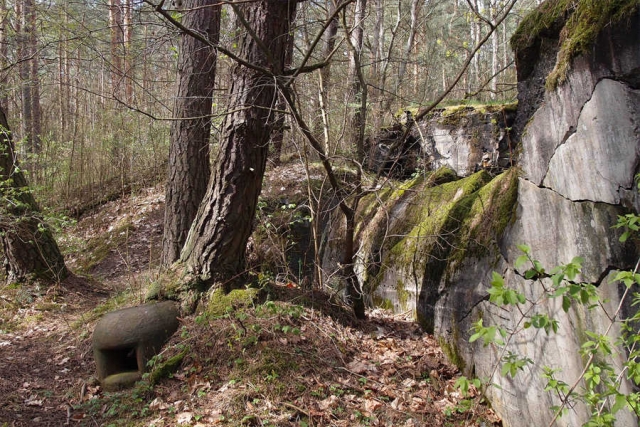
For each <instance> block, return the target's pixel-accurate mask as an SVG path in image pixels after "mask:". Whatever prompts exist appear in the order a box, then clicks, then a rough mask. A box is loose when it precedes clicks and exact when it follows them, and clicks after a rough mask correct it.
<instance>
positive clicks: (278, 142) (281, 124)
mask: <svg viewBox="0 0 640 427" xmlns="http://www.w3.org/2000/svg"><path fill="white" fill-rule="evenodd" d="M293 19H294V18H292V21H293ZM286 43H287V46H286V50H285V58H284V68H288V67H290V66H291V61H292V60H293V47H294V42H293V32H291V31H290V32H289V33H288V34H287V41H286ZM286 108H287V102H286V101H285V100H284V98H283V97H282V96H281V95H278V105H277V108H276V109H277V112H276V117H277V119H276V123H275V126H274V129H273V135H272V137H271V144H272V145H273V156H272V161H273V164H274V165H276V166H277V165H279V164H280V157H281V156H282V145H283V143H284V132H285V130H286V129H287V126H286V114H285V110H286Z"/></svg>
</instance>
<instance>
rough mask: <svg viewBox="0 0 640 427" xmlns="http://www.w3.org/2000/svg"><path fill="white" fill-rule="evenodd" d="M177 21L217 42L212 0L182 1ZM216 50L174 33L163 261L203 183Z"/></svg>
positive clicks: (172, 257)
mask: <svg viewBox="0 0 640 427" xmlns="http://www.w3.org/2000/svg"><path fill="white" fill-rule="evenodd" d="M183 6H184V8H185V12H184V16H183V18H182V19H183V21H182V22H183V24H184V25H185V27H187V28H189V29H191V30H193V31H196V32H198V33H199V34H202V35H204V36H205V37H206V38H207V39H208V40H209V41H211V43H214V44H217V43H218V39H219V36H220V4H219V2H218V0H184V2H183ZM215 72H216V51H215V49H214V48H212V47H211V46H207V45H205V44H204V43H202V42H201V41H199V40H197V39H196V38H194V37H192V36H191V35H188V34H182V36H181V38H180V51H179V58H178V89H177V97H176V101H175V105H174V117H175V118H176V119H180V120H175V121H174V122H172V125H171V148H170V151H169V176H168V179H167V189H166V203H165V214H164V236H163V244H162V259H163V264H164V265H165V266H168V265H170V264H172V263H173V262H175V261H176V260H177V259H178V258H179V257H180V250H181V249H182V246H183V245H184V242H185V240H186V239H187V234H188V233H189V228H190V227H191V223H192V222H193V219H194V218H195V216H196V213H197V212H198V206H199V205H200V202H201V201H202V198H203V197H204V194H205V193H206V191H207V184H208V182H209V175H210V168H209V139H210V133H211V107H212V96H213V87H214V83H215Z"/></svg>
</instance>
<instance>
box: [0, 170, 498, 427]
mask: <svg viewBox="0 0 640 427" xmlns="http://www.w3.org/2000/svg"><path fill="white" fill-rule="evenodd" d="M286 172H287V171H285V170H283V171H279V172H276V173H277V174H278V176H286V175H287V173H286ZM289 172H291V171H289ZM276 184H277V185H278V188H284V187H282V186H281V185H280V183H276ZM267 191H269V189H268V188H267ZM162 215H163V192H162V188H161V187H154V188H147V189H143V190H139V191H137V192H136V194H134V195H129V196H126V197H124V198H122V199H120V200H116V201H112V202H109V203H106V204H105V205H103V206H101V207H99V208H97V209H96V210H94V211H92V212H90V213H88V214H86V215H84V216H83V217H82V218H81V219H80V220H79V221H78V222H77V223H76V224H74V225H72V226H68V227H66V228H65V230H64V231H63V233H62V235H61V236H60V237H59V240H60V243H61V246H62V247H64V249H65V253H66V256H67V262H68V265H69V267H70V268H71V270H72V271H75V272H78V273H76V274H74V275H72V276H71V277H70V278H67V279H65V280H64V281H63V282H62V283H60V284H59V285H57V286H55V287H52V288H48V289H44V288H39V287H37V286H31V287H27V286H11V285H3V286H1V287H0V321H1V322H2V323H1V324H0V427H4V426H7V427H8V426H16V427H17V426H64V425H71V426H158V427H159V426H174V425H181V426H214V425H216V426H217V425H221V426H225V425H228V426H398V427H401V426H406V427H409V426H497V425H500V421H499V419H498V418H497V417H496V415H495V414H494V413H493V411H492V410H491V409H490V408H488V407H487V406H485V405H483V404H480V403H479V402H480V401H481V399H480V398H479V397H478V396H477V392H475V390H474V389H473V387H472V390H471V395H470V396H467V397H466V398H465V397H463V396H462V395H461V394H460V393H459V391H457V390H456V388H455V387H454V383H455V381H456V378H457V377H458V376H459V373H458V371H457V369H456V368H455V367H454V366H452V365H451V364H449V363H448V362H447V361H446V358H445V356H444V354H443V352H442V350H441V349H440V347H439V346H438V344H437V342H436V340H435V339H434V337H432V336H430V335H427V334H424V333H422V331H421V330H420V328H419V326H418V325H416V324H415V323H414V322H412V321H411V319H409V318H408V317H407V316H404V315H392V314H391V313H389V312H385V311H381V310H373V311H370V312H368V316H367V319H366V320H364V321H356V320H355V319H354V318H353V316H352V315H351V313H350V311H349V310H347V309H346V308H345V307H344V306H343V305H342V304H340V302H339V301H337V300H336V299H335V298H333V297H332V296H331V295H329V294H327V293H325V292H320V291H317V290H309V289H301V288H300V287H299V286H298V285H297V284H295V283H291V282H288V283H276V282H274V281H269V283H264V284H263V287H262V290H261V291H260V292H257V293H248V292H247V293H245V294H242V293H241V294H238V295H239V297H238V298H237V300H233V299H225V298H220V299H219V300H218V305H220V304H222V310H219V311H218V312H216V311H215V310H210V311H209V312H207V313H200V314H198V315H194V316H190V317H187V318H184V319H180V322H181V327H180V329H179V331H178V332H177V333H176V334H175V335H174V336H173V338H172V339H171V340H170V342H169V343H168V345H167V346H166V347H165V350H163V352H162V353H161V355H160V356H158V357H157V358H155V359H154V362H155V366H156V369H155V370H153V371H152V372H159V371H158V369H157V367H162V366H165V367H166V364H164V362H166V361H168V360H174V361H175V360H181V363H180V364H179V366H178V367H177V368H176V369H175V370H174V371H173V372H167V374H166V378H162V377H161V376H157V378H158V380H157V381H155V380H154V381H151V379H150V378H146V380H143V381H141V382H139V383H138V384H137V385H136V387H134V388H133V389H132V390H128V391H123V392H118V393H107V392H104V391H103V390H102V389H101V387H100V385H99V383H98V382H97V380H96V379H95V363H94V361H93V352H92V347H91V335H92V331H93V328H94V326H95V324H96V321H97V319H98V318H99V317H100V316H101V315H102V314H104V313H105V312H108V311H111V310H114V309H118V308H124V307H127V306H132V305H136V304H140V303H142V302H143V301H144V298H145V294H146V292H147V288H148V287H149V285H150V284H152V283H153V282H154V281H155V280H156V279H157V278H158V275H159V273H158V269H157V265H158V257H159V254H160V247H161V238H162V231H161V230H162ZM79 272H82V273H79ZM246 295H253V296H254V297H251V298H246ZM218 297H219V296H218ZM215 298H217V297H216V296H215V295H212V296H211V297H210V302H211V304H214V303H215ZM176 357H177V358H178V359H176ZM155 378H156V377H154V379H155ZM474 392H475V393H474Z"/></svg>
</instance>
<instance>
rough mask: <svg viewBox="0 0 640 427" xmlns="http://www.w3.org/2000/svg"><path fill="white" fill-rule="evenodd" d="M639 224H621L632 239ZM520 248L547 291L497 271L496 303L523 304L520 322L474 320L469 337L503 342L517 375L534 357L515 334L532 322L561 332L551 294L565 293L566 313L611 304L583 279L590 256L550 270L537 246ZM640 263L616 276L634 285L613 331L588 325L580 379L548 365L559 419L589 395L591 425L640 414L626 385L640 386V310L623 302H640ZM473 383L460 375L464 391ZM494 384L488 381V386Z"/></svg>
mask: <svg viewBox="0 0 640 427" xmlns="http://www.w3.org/2000/svg"><path fill="white" fill-rule="evenodd" d="M638 224H640V217H638V216H637V215H634V214H629V215H626V216H624V217H622V216H621V217H620V218H619V221H618V224H617V225H616V228H623V229H624V230H625V232H624V233H623V235H622V237H621V238H620V240H621V241H622V242H624V241H626V240H627V239H629V238H630V237H632V236H633V233H634V232H635V231H637V230H638ZM518 248H519V249H520V251H521V252H522V255H521V256H519V257H518V258H517V259H516V260H515V263H514V266H515V268H516V269H517V270H518V271H521V273H520V274H522V276H523V277H524V278H525V279H526V280H528V281H529V283H530V286H531V287H532V288H536V289H538V290H540V296H539V297H537V298H536V299H534V300H530V299H527V298H526V297H525V295H524V294H523V293H521V292H519V291H517V290H516V289H513V288H510V287H509V286H508V285H507V283H506V281H505V279H504V277H503V276H502V275H500V274H499V273H496V272H494V273H493V275H492V280H491V287H490V288H489V290H488V294H489V302H490V303H492V304H495V305H497V306H499V307H504V309H506V310H516V312H517V313H519V320H518V321H517V326H516V327H515V328H513V329H507V328H505V327H501V326H499V325H485V323H484V320H483V319H482V318H481V319H479V320H478V321H477V322H475V323H473V324H472V328H471V336H470V338H469V342H471V343H473V342H475V341H478V340H481V341H482V344H483V346H489V345H491V346H493V347H494V348H496V349H498V351H499V354H500V364H499V365H496V367H495V368H496V369H497V368H500V372H501V374H502V375H503V376H509V377H511V378H515V377H516V375H517V374H518V373H519V372H520V371H525V370H526V369H527V368H528V367H529V366H530V365H533V364H534V361H533V360H531V359H530V358H528V357H522V356H520V355H518V354H517V353H516V352H514V351H512V350H511V349H508V347H509V344H510V342H511V341H512V339H513V338H514V337H515V336H517V335H518V334H520V333H521V332H522V331H523V330H526V329H529V328H535V329H540V330H544V331H545V333H546V335H552V334H555V333H557V332H558V330H559V320H558V319H556V318H554V317H553V314H552V312H547V311H546V310H548V309H547V308H545V307H548V306H549V305H548V304H546V302H547V301H551V300H554V299H558V298H559V299H561V301H562V309H563V311H564V312H568V311H569V310H571V309H572V307H578V306H581V307H584V309H586V310H587V311H593V310H603V308H602V307H603V306H602V303H603V301H602V300H601V298H600V296H599V295H598V292H597V288H596V286H595V285H593V284H591V283H580V282H577V281H576V280H577V279H578V278H579V276H580V272H581V269H582V264H583V263H584V259H583V258H581V257H575V258H573V259H572V260H571V262H569V263H567V264H564V265H560V266H557V267H555V268H552V269H550V270H548V269H546V268H545V267H544V266H543V265H542V263H540V262H539V261H538V260H536V259H534V258H533V255H532V253H531V248H529V247H528V246H526V245H519V246H518ZM639 264H640V261H639ZM637 268H638V267H637V266H636V270H634V271H620V272H618V273H617V274H616V275H615V276H614V279H613V282H614V283H622V284H624V286H625V288H626V291H625V293H624V295H623V296H622V297H621V300H622V301H621V302H620V303H619V306H618V310H617V311H616V313H614V314H613V315H611V314H607V316H608V318H609V319H610V322H611V324H610V325H609V327H608V328H606V332H605V333H598V332H595V331H591V330H585V331H583V332H584V337H583V339H584V341H583V343H582V346H581V348H580V354H581V356H582V357H583V360H584V361H585V366H584V370H583V372H582V374H581V375H580V377H579V378H576V379H573V380H572V381H573V383H572V384H571V385H569V384H568V383H567V382H565V381H564V380H562V379H561V378H559V375H561V374H562V373H561V371H560V370H559V369H554V368H551V367H547V366H543V367H542V378H544V379H545V380H546V385H545V391H547V392H550V393H553V394H554V395H555V396H556V397H557V398H558V399H559V402H560V404H559V405H556V406H554V407H552V408H551V410H552V411H553V412H554V419H556V418H557V417H560V416H562V415H564V414H565V413H566V412H567V410H568V408H570V407H571V406H572V405H573V403H574V402H576V401H582V402H584V403H585V404H586V405H587V407H589V408H590V409H591V417H590V419H589V421H588V422H587V423H586V424H585V425H587V426H611V425H613V423H614V422H615V420H616V416H615V415H616V413H617V412H619V411H620V410H622V409H624V408H626V409H628V410H631V411H632V412H633V413H635V414H636V415H639V414H640V405H639V402H640V393H639V392H638V391H637V390H638V389H637V388H636V389H635V391H634V390H628V388H627V387H626V386H623V384H622V383H623V381H624V380H625V379H628V380H629V381H631V382H632V383H633V384H635V386H636V387H637V386H638V385H640V349H638V347H640V346H639V345H638V344H640V336H639V335H638V334H637V325H638V322H640V311H638V310H636V313H635V314H634V315H633V316H631V317H629V318H621V316H620V309H621V307H622V304H623V302H624V300H625V299H626V298H632V304H631V305H632V306H634V307H637V306H638V305H640V293H639V292H638V291H637V285H638V284H640V274H639V273H638V272H637ZM532 294H535V292H533V293H532ZM614 324H618V325H619V326H620V330H621V331H622V334H621V336H620V337H619V338H618V339H617V340H614V339H613V338H612V337H611V336H610V335H608V333H609V331H610V330H611V329H612V326H613V325H614ZM520 326H521V327H520ZM509 348H510V347H509ZM619 356H623V357H624V363H623V365H622V367H619V366H617V365H615V364H614V362H613V360H614V357H619ZM494 372H495V371H494ZM474 381H478V380H474ZM471 384H472V382H471V381H470V380H468V379H467V378H466V377H462V378H460V379H459V380H458V381H457V382H456V386H457V387H458V388H459V389H460V390H461V392H462V393H464V394H466V393H467V392H468V390H469V388H470V385H471ZM473 384H474V385H475V384H476V383H473ZM490 385H491V384H489V383H487V382H484V383H483V384H482V387H485V388H486V387H489V386H490ZM476 387H478V388H480V387H479V386H476Z"/></svg>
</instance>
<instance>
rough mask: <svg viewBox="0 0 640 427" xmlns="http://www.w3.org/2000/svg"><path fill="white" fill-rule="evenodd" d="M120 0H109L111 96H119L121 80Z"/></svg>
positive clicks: (121, 37)
mask: <svg viewBox="0 0 640 427" xmlns="http://www.w3.org/2000/svg"><path fill="white" fill-rule="evenodd" d="M122 15H123V14H122V0H109V28H110V30H111V90H112V94H113V96H115V97H117V98H120V92H121V89H122V88H121V80H122V52H121V49H122V43H123V41H124V28H123V26H124V22H123V16H122Z"/></svg>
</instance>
